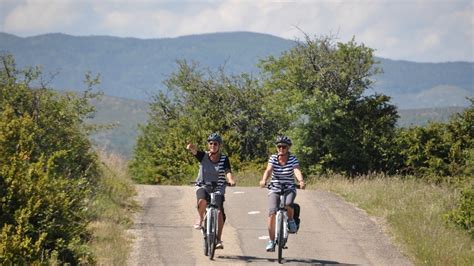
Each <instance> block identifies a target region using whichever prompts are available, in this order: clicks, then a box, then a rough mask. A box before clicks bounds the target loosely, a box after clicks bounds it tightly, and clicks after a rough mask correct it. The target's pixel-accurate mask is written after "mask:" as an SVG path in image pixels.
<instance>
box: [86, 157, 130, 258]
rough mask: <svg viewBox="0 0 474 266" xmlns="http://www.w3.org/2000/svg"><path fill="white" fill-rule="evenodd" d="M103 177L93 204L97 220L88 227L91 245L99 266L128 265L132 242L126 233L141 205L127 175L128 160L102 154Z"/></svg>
mask: <svg viewBox="0 0 474 266" xmlns="http://www.w3.org/2000/svg"><path fill="white" fill-rule="evenodd" d="M98 153H99V159H100V161H101V163H102V170H103V175H102V177H101V179H100V182H99V185H98V186H99V189H98V190H99V191H100V194H98V195H97V197H96V198H95V202H94V205H93V206H94V207H93V208H94V212H95V213H96V215H97V218H96V219H95V220H94V221H93V222H91V223H90V224H89V229H90V230H91V231H92V239H91V241H90V243H89V245H90V247H91V249H92V253H93V254H94V257H95V264H97V265H126V264H127V256H128V254H129V252H130V248H131V239H130V236H129V235H127V233H126V230H127V229H128V228H129V227H130V226H131V225H132V223H133V220H132V216H133V215H132V214H133V213H134V212H136V211H137V210H138V208H139V207H138V205H136V202H135V201H133V200H132V197H133V196H134V195H135V189H134V187H133V182H132V179H131V178H130V176H129V175H128V169H127V161H126V160H125V158H123V157H121V156H120V155H117V154H110V153H106V152H104V151H99V152H98Z"/></svg>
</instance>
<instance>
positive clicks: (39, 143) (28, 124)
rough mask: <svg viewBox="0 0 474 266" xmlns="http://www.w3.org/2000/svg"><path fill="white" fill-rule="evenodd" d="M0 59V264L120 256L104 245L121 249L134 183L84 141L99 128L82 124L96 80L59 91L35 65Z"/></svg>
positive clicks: (85, 261) (74, 262)
mask: <svg viewBox="0 0 474 266" xmlns="http://www.w3.org/2000/svg"><path fill="white" fill-rule="evenodd" d="M0 64H1V65H0V67H1V68H0V264H1V265H30V264H33V265H38V264H72V265H77V264H94V263H97V262H102V261H105V262H106V264H108V263H109V262H123V261H124V260H123V259H120V260H117V259H115V258H114V259H110V260H109V261H108V260H107V259H108V258H110V257H109V256H110V255H111V254H113V252H109V251H108V250H104V249H101V248H105V247H109V248H111V247H113V248H117V251H116V252H120V251H124V252H125V249H124V248H126V241H125V238H124V232H123V230H124V227H126V226H127V224H128V223H129V222H130V221H129V220H128V219H129V218H128V217H130V216H129V215H127V213H129V212H130V211H131V208H132V206H133V202H132V200H131V196H132V195H133V188H132V187H131V184H130V182H126V181H125V180H126V179H127V177H125V176H124V175H126V171H123V172H120V173H119V172H117V171H120V170H125V169H124V168H123V166H124V165H125V163H123V162H121V165H122V168H120V167H119V165H110V163H111V161H110V158H109V159H105V160H103V159H101V158H99V155H98V153H97V152H96V151H95V150H94V149H93V147H92V146H91V143H90V141H89V139H88V134H89V133H90V132H94V131H96V130H98V129H100V127H98V126H95V125H90V124H85V123H84V121H85V120H86V119H87V118H89V117H90V116H92V115H93V113H94V109H93V107H92V106H91V105H90V104H89V101H90V99H93V98H95V97H97V96H98V94H97V93H94V92H93V87H94V86H95V85H97V83H98V79H97V78H94V77H92V76H91V75H89V74H87V75H86V85H87V88H86V90H85V91H84V92H83V93H82V94H80V95H78V94H75V93H61V94H60V93H57V92H54V91H53V90H50V89H48V88H47V86H46V85H47V81H45V80H44V79H43V78H44V77H42V76H41V72H40V69H38V68H28V69H25V70H18V69H17V68H16V66H15V62H14V59H13V57H11V56H10V55H2V56H1V57H0ZM102 158H104V156H102ZM103 162H104V163H103ZM108 242H116V243H108ZM119 246H123V248H122V249H119V248H118V247H119ZM122 256H123V255H122ZM125 256H126V255H125Z"/></svg>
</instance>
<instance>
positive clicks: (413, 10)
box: [0, 0, 474, 62]
mask: <svg viewBox="0 0 474 266" xmlns="http://www.w3.org/2000/svg"><path fill="white" fill-rule="evenodd" d="M0 31H2V32H7V33H11V34H15V35H18V36H22V37H27V36H35V35H39V34H44V33H51V32H61V33H66V34H70V35H76V36H88V35H111V36H119V37H136V38H143V39H150V38H167V37H177V36H183V35H189V34H201V33H213V32H229V31H252V32H261V33H268V34H272V35H275V36H279V37H282V38H286V39H292V40H293V39H296V38H300V37H301V36H302V32H305V33H307V34H308V35H310V36H321V35H332V36H336V37H337V39H338V40H340V41H343V42H346V41H348V40H350V39H351V38H352V37H353V36H354V37H355V39H356V41H357V42H359V43H364V44H365V45H367V46H369V47H372V48H374V49H376V52H375V54H376V55H377V56H381V57H385V58H391V59H402V60H410V61H418V62H444V61H470V62H474V48H473V47H474V0H359V1H356V0H346V1H343V0H300V1H297V0H293V1H276V0H273V1H270V0H220V1H219V0H215V1H211V0H208V1H204V0H194V1H193V0H187V1H184V0H175V1H171V0H133V1H132V0H128V1H127V0H0Z"/></svg>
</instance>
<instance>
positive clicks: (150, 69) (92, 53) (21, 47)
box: [0, 31, 474, 109]
mask: <svg viewBox="0 0 474 266" xmlns="http://www.w3.org/2000/svg"><path fill="white" fill-rule="evenodd" d="M293 45H295V41H294V40H287V39H283V38H280V37H276V36H273V35H270V34H264V33H254V32H247V31H237V32H220V33H206V34H196V35H187V36H180V37H174V38H159V39H140V38H134V37H116V36H107V35H91V36H73V35H68V34H64V33H48V34H42V35H36V36H31V37H19V36H16V35H13V34H9V33H3V32H0V51H2V52H8V53H11V54H13V55H14V57H15V60H16V62H17V65H18V66H19V67H25V66H37V65H40V66H42V67H43V70H44V73H45V74H48V73H56V72H60V73H59V75H56V77H55V79H54V80H53V81H52V82H51V86H52V87H53V88H55V89H59V90H66V89H72V90H81V88H83V87H84V85H83V76H84V74H85V73H86V72H88V71H91V72H92V73H100V74H101V81H102V83H101V88H102V90H103V91H104V93H105V94H107V95H111V96H117V97H123V98H128V99H138V100H147V99H149V98H150V95H153V94H155V93H156V92H158V91H162V90H165V89H166V88H164V85H163V84H162V82H163V81H164V80H165V79H166V78H167V77H168V76H169V75H170V74H171V73H172V72H173V71H174V70H176V68H177V65H176V60H178V59H185V60H188V61H196V62H199V63H200V65H201V66H202V67H208V68H210V69H211V70H215V69H217V68H218V67H220V66H222V65H224V64H225V69H226V71H227V72H228V73H230V74H239V73H250V74H257V73H258V68H257V67H256V64H257V63H258V61H259V60H260V59H263V58H266V57H267V56H269V55H274V56H278V55H280V54H281V53H282V52H284V51H286V50H288V49H290V48H291V47H293ZM375 59H376V60H378V61H380V65H379V66H380V67H382V68H383V69H384V73H383V74H380V75H377V76H374V77H373V79H374V80H375V81H376V83H375V84H374V86H373V87H374V88H373V90H374V92H376V93H384V94H387V95H389V96H391V97H392V100H393V103H394V104H396V105H397V106H399V108H402V109H406V108H416V107H419V108H429V107H439V106H438V105H437V104H438V102H439V101H437V99H425V101H423V102H420V101H416V99H414V98H413V97H412V95H415V94H422V93H423V91H429V90H431V89H432V88H434V87H437V86H441V85H443V86H446V88H448V87H449V88H455V89H453V90H454V91H458V92H459V91H462V92H463V93H462V95H459V96H458V95H454V97H450V98H449V101H444V102H442V104H444V105H446V106H466V105H468V101H467V100H466V99H465V94H467V95H468V96H470V97H472V96H473V95H474V78H473V77H474V63H471V62H464V61H459V62H441V63H422V62H411V61H406V60H393V59H388V58H380V57H376V58H375ZM464 92H465V93H464ZM449 93H450V91H446V92H445V94H449ZM427 95H428V96H429V94H427ZM433 97H435V96H433Z"/></svg>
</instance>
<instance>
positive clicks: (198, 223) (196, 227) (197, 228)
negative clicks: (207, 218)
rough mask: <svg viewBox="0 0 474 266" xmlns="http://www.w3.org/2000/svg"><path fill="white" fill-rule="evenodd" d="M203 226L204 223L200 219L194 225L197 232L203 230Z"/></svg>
mask: <svg viewBox="0 0 474 266" xmlns="http://www.w3.org/2000/svg"><path fill="white" fill-rule="evenodd" d="M201 224H202V221H201V220H200V219H199V218H198V219H197V220H196V223H195V224H194V225H193V227H194V229H196V230H199V229H201V228H202V226H201Z"/></svg>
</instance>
